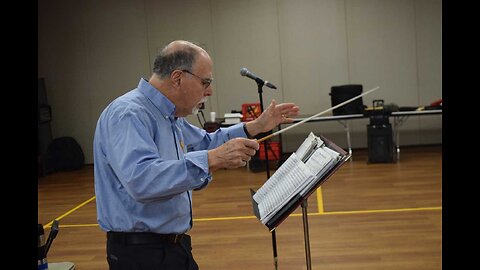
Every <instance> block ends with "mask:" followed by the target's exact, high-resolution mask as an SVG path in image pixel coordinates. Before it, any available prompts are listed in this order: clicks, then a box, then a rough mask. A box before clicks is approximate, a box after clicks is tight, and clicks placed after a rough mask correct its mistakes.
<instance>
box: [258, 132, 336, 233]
mask: <svg viewBox="0 0 480 270" xmlns="http://www.w3.org/2000/svg"><path fill="white" fill-rule="evenodd" d="M342 160H343V155H341V154H340V153H339V152H337V151H335V150H333V149H331V148H329V147H328V146H327V145H326V144H325V142H324V141H323V140H322V139H321V138H320V137H317V136H316V135H315V134H313V133H312V132H310V134H309V135H308V137H307V138H306V139H305V140H304V141H303V143H302V144H301V145H300V147H299V148H298V149H297V151H295V152H294V153H292V154H291V155H290V157H289V158H288V159H287V160H286V161H285V162H284V163H283V164H282V166H281V167H280V168H279V169H278V170H277V171H275V173H274V174H273V175H272V176H271V177H270V178H269V179H268V180H267V181H266V182H265V184H264V185H263V186H262V187H260V188H259V189H258V190H257V192H256V193H255V194H254V195H253V199H254V200H255V202H256V203H257V204H258V210H259V215H260V221H261V222H262V223H263V224H266V223H267V222H268V221H269V220H270V219H271V218H272V217H273V216H275V214H276V213H277V212H278V211H279V210H280V209H282V207H284V206H285V204H287V203H288V202H289V201H290V200H291V199H292V198H293V197H295V196H296V195H300V196H302V197H304V196H305V195H306V193H307V192H308V191H309V190H311V188H312V187H313V186H314V185H315V184H317V183H318V181H320V180H321V179H322V177H323V176H324V175H325V174H326V173H327V172H329V171H330V170H331V169H332V168H333V167H334V166H335V165H336V164H337V163H339V162H340V161H342Z"/></svg>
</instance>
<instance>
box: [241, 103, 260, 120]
mask: <svg viewBox="0 0 480 270" xmlns="http://www.w3.org/2000/svg"><path fill="white" fill-rule="evenodd" d="M260 114H262V110H261V108H260V103H245V104H242V115H243V118H242V121H243V122H248V121H252V120H253V119H255V118H257V117H259V116H260Z"/></svg>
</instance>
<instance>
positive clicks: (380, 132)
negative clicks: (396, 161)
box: [367, 123, 393, 163]
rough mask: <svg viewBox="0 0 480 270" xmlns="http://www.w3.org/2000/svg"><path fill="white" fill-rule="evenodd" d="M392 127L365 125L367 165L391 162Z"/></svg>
mask: <svg viewBox="0 0 480 270" xmlns="http://www.w3.org/2000/svg"><path fill="white" fill-rule="evenodd" d="M392 135H393V134H392V125H391V124H389V123H387V124H382V125H372V124H369V125H367V139H368V163H388V162H393V136H392Z"/></svg>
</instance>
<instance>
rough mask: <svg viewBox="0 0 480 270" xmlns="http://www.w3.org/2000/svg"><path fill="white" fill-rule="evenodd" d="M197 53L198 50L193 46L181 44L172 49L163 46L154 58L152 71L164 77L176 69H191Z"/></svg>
mask: <svg viewBox="0 0 480 270" xmlns="http://www.w3.org/2000/svg"><path fill="white" fill-rule="evenodd" d="M167 46H168V45H167ZM197 55H198V50H197V49H195V48H194V47H193V46H188V45H187V46H182V47H181V48H177V49H174V50H168V49H167V47H165V48H163V49H162V51H161V52H160V53H159V54H158V55H157V57H156V58H155V62H154V64H153V72H154V73H155V74H157V75H158V76H159V77H160V78H165V77H167V76H170V73H172V72H173V71H174V70H176V69H180V70H181V69H186V70H191V69H192V66H193V64H194V62H195V58H196V56H197Z"/></svg>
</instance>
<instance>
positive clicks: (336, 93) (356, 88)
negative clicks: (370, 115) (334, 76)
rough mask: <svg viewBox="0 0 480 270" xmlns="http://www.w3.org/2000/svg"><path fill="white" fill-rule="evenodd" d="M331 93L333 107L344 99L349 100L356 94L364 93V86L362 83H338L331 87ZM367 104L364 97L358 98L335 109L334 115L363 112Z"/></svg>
mask: <svg viewBox="0 0 480 270" xmlns="http://www.w3.org/2000/svg"><path fill="white" fill-rule="evenodd" d="M330 90H331V92H330V93H329V95H330V98H331V101H332V107H333V106H336V105H338V104H340V103H342V102H344V101H347V100H349V99H351V98H353V97H355V96H358V95H360V94H362V91H363V86H362V85H361V84H346V85H337V86H332V87H331V88H330ZM364 108H365V106H364V105H363V99H362V98H361V97H360V98H357V99H355V100H353V101H351V102H349V103H347V104H345V105H343V106H340V107H338V108H336V109H333V111H332V114H333V115H345V114H363V110H364Z"/></svg>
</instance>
